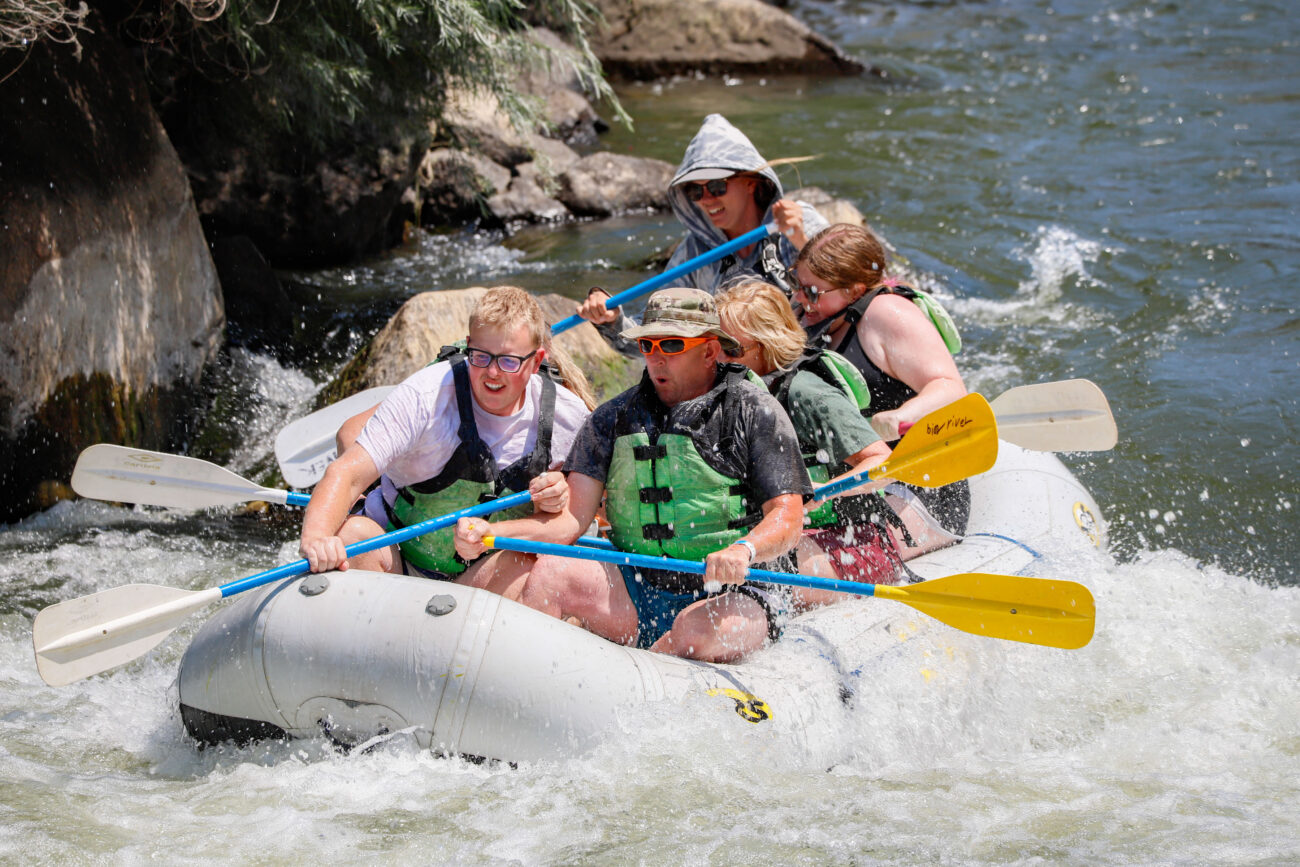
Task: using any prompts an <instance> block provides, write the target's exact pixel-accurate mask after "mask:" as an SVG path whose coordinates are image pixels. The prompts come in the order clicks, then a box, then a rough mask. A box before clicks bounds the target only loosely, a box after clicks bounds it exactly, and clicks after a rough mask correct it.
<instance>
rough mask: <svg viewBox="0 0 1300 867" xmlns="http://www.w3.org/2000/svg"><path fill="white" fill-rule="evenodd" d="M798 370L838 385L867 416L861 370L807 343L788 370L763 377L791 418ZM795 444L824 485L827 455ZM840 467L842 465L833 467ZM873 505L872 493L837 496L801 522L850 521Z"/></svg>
mask: <svg viewBox="0 0 1300 867" xmlns="http://www.w3.org/2000/svg"><path fill="white" fill-rule="evenodd" d="M800 371H806V372H808V373H812V374H814V375H816V376H817V377H818V378H820V379H821V380H822V381H824V382H826V383H828V384H829V385H832V386H834V387H835V388H838V389H839V390H840V391H842V392H843V393H844V395H845V397H847V398H848V399H849V400H850V401H852V402H853V404H854V405H855V406H856V407H857V408H858V411H859V412H861V413H862V415H863V417H864V418H865V417H869V416H870V414H871V413H870V410H869V407H870V405H871V390H870V389H869V388H868V387H867V381H866V379H865V378H864V377H863V376H862V372H861V371H859V370H858V369H857V367H855V366H854V365H853V364H852V363H851V362H850V361H849V360H848V359H847V358H845V357H844V356H842V355H840V354H839V353H838V352H835V351H833V350H830V349H819V348H817V347H815V346H811V345H810V346H808V347H807V348H805V349H804V352H803V355H801V356H799V358H798V359H796V360H795V362H794V364H793V365H791V366H790V368H789V369H788V370H778V371H775V372H774V373H771V374H768V376H767V377H766V378H765V381H766V382H767V387H768V390H769V391H771V392H772V396H773V397H775V398H776V399H777V402H779V403H780V404H781V407H782V408H783V409H784V410H785V411H786V414H788V415H790V417H791V418H793V417H794V413H793V412H792V411H791V409H792V408H791V406H790V386H791V385H792V384H793V383H794V378H795V375H796V374H798V373H799V372H800ZM799 445H800V447H801V448H802V449H803V463H804V466H805V467H806V468H807V469H808V477H809V478H810V479H812V483H813V484H814V485H824V484H826V483H827V482H829V481H830V479H831V469H832V468H831V466H830V459H829V457H827V456H825V455H819V454H818V453H817V449H816V448H815V447H814V444H813V443H811V442H802V441H801V442H800V444H799ZM841 468H843V465H841V466H840V467H836V468H835V469H837V470H839V469H841ZM874 506H875V502H874V495H871V494H863V495H859V496H847V497H837V498H835V499H832V500H828V501H826V502H824V503H822V504H821V505H819V506H817V508H815V509H813V510H812V511H811V512H809V513H808V514H807V515H805V516H804V524H805V526H808V527H829V526H834V525H839V524H844V523H847V522H848V521H850V520H857V519H860V518H861V517H862V516H863V515H869V514H870V513H871V512H873V511H875V508H874Z"/></svg>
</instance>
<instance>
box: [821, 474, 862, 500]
mask: <svg viewBox="0 0 1300 867" xmlns="http://www.w3.org/2000/svg"><path fill="white" fill-rule="evenodd" d="M871 480H872V479H871V471H870V470H863V471H862V472H860V473H856V474H854V475H852V476H849V477H848V478H847V479H840V480H839V481H838V482H828V483H827V484H825V485H822V486H821V487H820V488H817V489H816V490H814V491H813V502H815V503H820V502H821V501H823V500H829V499H830V498H831V497H833V496H835V495H836V494H842V493H844V492H845V491H850V490H852V489H854V488H856V487H858V485H865V484H866V483H867V482H869V481H871Z"/></svg>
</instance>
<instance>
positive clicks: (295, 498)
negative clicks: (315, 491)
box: [284, 491, 311, 506]
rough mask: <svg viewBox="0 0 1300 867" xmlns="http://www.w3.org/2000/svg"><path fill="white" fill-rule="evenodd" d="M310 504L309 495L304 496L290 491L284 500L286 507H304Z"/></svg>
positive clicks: (301, 493)
mask: <svg viewBox="0 0 1300 867" xmlns="http://www.w3.org/2000/svg"><path fill="white" fill-rule="evenodd" d="M310 502H311V494H305V493H303V492H302V491H290V492H289V495H288V497H286V498H285V501H284V504H285V505H286V506H306V505H307V504H308V503H310Z"/></svg>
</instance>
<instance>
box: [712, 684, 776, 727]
mask: <svg viewBox="0 0 1300 867" xmlns="http://www.w3.org/2000/svg"><path fill="white" fill-rule="evenodd" d="M708 694H709V695H725V696H726V697H727V698H729V699H731V700H732V701H734V702H735V703H736V713H737V715H739V716H740V718H741V719H743V720H748V721H749V722H752V723H761V722H763V721H764V720H769V719H771V718H772V708H770V707H768V705H767V702H765V701H763V700H762V699H761V698H759V697H758V696H756V695H754V694H753V693H749V692H741V691H740V690H738V689H711V690H709V693H708Z"/></svg>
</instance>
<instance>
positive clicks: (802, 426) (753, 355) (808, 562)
mask: <svg viewBox="0 0 1300 867" xmlns="http://www.w3.org/2000/svg"><path fill="white" fill-rule="evenodd" d="M716 300H717V304H718V312H719V314H720V316H721V318H722V326H723V328H724V329H725V330H726V331H727V333H728V334H730V335H731V336H732V337H734V338H735V339H736V341H737V342H738V343H739V344H740V347H741V350H742V354H741V355H740V357H739V358H738V359H737V360H738V361H739V362H740V363H742V364H744V365H745V366H746V367H748V368H750V369H751V370H753V371H754V372H755V373H757V374H758V375H759V376H761V377H763V381H764V382H766V383H767V386H768V389H769V391H771V392H772V394H773V395H774V396H775V397H776V398H777V400H778V401H779V402H780V403H781V405H782V406H783V407H785V410H786V412H788V413H789V414H790V419H791V421H793V422H794V429H795V433H796V434H797V435H798V437H799V446H800V448H801V450H802V451H803V453H804V462H805V464H806V465H808V467H809V474H810V475H812V476H813V482H814V484H822V483H825V482H826V481H829V480H830V479H831V477H840V476H842V475H847V474H852V473H858V472H861V471H862V470H865V469H869V468H871V467H874V466H876V465H877V464H879V463H881V462H882V461H884V460H885V459H886V458H887V457H889V453H890V449H889V446H887V445H886V444H885V443H884V442H883V441H881V439H880V437H879V435H877V434H876V432H875V431H874V430H873V429H872V427H871V424H870V423H869V422H868V421H867V420H866V419H865V418H863V416H862V413H861V410H860V408H859V404H858V401H857V399H856V398H855V396H854V394H853V389H854V388H855V387H865V383H862V384H861V385H858V383H855V382H850V381H848V378H847V377H846V373H847V374H851V373H852V372H853V371H852V370H851V368H850V366H849V365H848V364H847V363H846V362H843V360H842V359H839V358H835V357H834V356H833V354H832V355H830V356H829V357H828V355H827V353H825V352H824V351H823V350H821V349H817V348H811V347H809V346H808V345H807V344H806V335H805V334H804V331H803V328H801V327H800V325H799V322H798V320H796V319H795V316H794V312H793V311H792V310H791V308H790V302H789V301H787V300H786V297H785V295H784V293H782V292H781V290H780V289H777V288H776V287H775V286H772V285H770V284H768V283H764V282H762V281H757V280H753V281H746V282H742V283H740V284H739V285H736V286H734V287H732V288H729V289H727V290H725V291H723V292H722V293H721V294H719V295H718V296H717V299H716ZM859 382H860V381H859ZM880 487H883V483H878V484H877V483H873V484H872V485H869V486H867V487H864V488H859V489H857V490H856V491H855V492H854V493H853V494H850V495H847V496H843V497H837V498H835V499H834V500H832V501H831V502H830V503H827V504H823V505H821V506H819V507H817V508H812V509H810V510H809V514H808V519H807V524H808V526H807V527H806V528H805V529H804V537H803V539H802V540H801V541H800V543H799V548H798V554H799V571H800V572H804V573H808V574H817V575H822V576H824V577H830V578H842V579H844V580H848V581H861V582H864V583H869V584H898V583H901V582H902V581H903V580H905V570H904V569H903V568H902V565H901V562H902V560H901V556H900V555H899V553H898V549H897V546H896V545H895V544H894V542H893V540H892V539H891V537H890V535H889V533H888V530H887V529H886V527H885V526H884V522H885V520H886V517H885V516H886V514H887V513H886V511H885V510H886V509H888V506H886V504H885V503H884V501H883V500H882V499H881V498H880V497H878V496H876V495H874V494H873V493H870V492H871V491H874V490H876V489H878V488H880ZM795 597H796V600H797V601H798V602H799V603H800V604H801V605H802V606H803V607H808V606H811V605H819V604H826V603H829V602H833V601H835V600H836V599H839V598H842V597H841V596H840V594H835V593H829V592H826V591H818V590H802V589H801V590H798V591H796V592H795Z"/></svg>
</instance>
